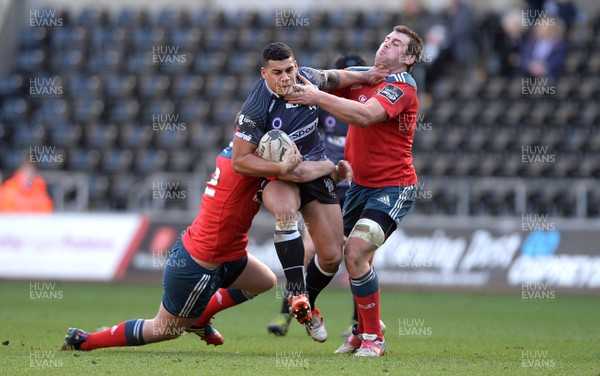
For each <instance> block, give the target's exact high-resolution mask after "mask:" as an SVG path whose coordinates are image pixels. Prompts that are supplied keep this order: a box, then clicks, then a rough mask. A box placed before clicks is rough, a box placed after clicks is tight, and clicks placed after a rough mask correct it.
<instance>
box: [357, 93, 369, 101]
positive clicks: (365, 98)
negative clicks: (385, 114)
mask: <svg viewBox="0 0 600 376" xmlns="http://www.w3.org/2000/svg"><path fill="white" fill-rule="evenodd" d="M358 100H359V101H360V103H365V102H366V101H367V96H366V95H364V94H363V95H359V97H358Z"/></svg>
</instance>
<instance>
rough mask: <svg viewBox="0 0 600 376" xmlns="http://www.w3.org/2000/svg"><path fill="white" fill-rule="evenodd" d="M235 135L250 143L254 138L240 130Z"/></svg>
mask: <svg viewBox="0 0 600 376" xmlns="http://www.w3.org/2000/svg"><path fill="white" fill-rule="evenodd" d="M235 135H236V136H237V137H239V138H241V139H242V140H244V141H248V142H250V140H252V136H250V135H249V134H245V133H244V132H242V131H240V130H238V131H236V132H235Z"/></svg>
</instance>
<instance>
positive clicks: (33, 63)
mask: <svg viewBox="0 0 600 376" xmlns="http://www.w3.org/2000/svg"><path fill="white" fill-rule="evenodd" d="M47 61H48V55H47V54H46V51H45V50H44V49H42V48H36V49H31V50H24V51H20V52H19V53H18V54H17V59H16V63H15V66H16V69H17V72H25V73H29V74H32V73H37V74H39V73H40V72H42V71H45V70H46V63H47Z"/></svg>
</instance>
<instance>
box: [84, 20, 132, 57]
mask: <svg viewBox="0 0 600 376" xmlns="http://www.w3.org/2000/svg"><path fill="white" fill-rule="evenodd" d="M89 41H90V42H91V48H92V49H93V50H94V51H99V50H105V49H125V48H127V42H128V33H127V29H126V28H124V27H114V26H107V27H96V28H94V29H92V30H91V34H90V36H89Z"/></svg>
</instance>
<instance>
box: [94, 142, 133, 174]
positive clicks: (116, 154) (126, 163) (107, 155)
mask: <svg viewBox="0 0 600 376" xmlns="http://www.w3.org/2000/svg"><path fill="white" fill-rule="evenodd" d="M132 164H133V153H132V152H131V151H130V150H123V149H115V148H113V149H106V150H105V151H103V152H102V165H101V168H102V172H104V173H105V174H116V173H125V172H130V170H131V167H132Z"/></svg>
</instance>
